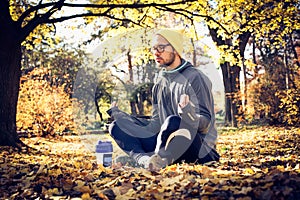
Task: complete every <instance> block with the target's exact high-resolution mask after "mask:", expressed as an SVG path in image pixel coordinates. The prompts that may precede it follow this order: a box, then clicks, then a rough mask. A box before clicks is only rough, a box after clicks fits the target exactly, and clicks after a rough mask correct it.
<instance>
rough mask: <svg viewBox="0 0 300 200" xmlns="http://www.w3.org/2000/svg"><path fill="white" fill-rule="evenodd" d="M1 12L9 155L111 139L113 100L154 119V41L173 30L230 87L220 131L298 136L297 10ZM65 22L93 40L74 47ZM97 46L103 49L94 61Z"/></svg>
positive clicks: (223, 0)
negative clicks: (62, 26)
mask: <svg viewBox="0 0 300 200" xmlns="http://www.w3.org/2000/svg"><path fill="white" fill-rule="evenodd" d="M0 10H1V13H2V14H1V15H2V16H1V18H0V24H1V26H2V27H3V28H1V30H0V41H1V44H2V45H1V47H0V68H1V72H0V101H1V104H0V144H1V146H11V147H16V148H17V149H19V150H22V149H23V150H24V149H26V151H29V149H30V148H29V146H30V145H29V146H28V144H30V142H28V141H27V139H25V138H36V137H45V138H49V137H52V138H56V139H57V138H58V139H57V140H58V141H59V140H60V139H59V138H61V139H62V138H64V136H70V135H72V136H73V135H77V136H78V135H79V136H80V135H89V134H105V133H106V131H107V125H108V124H109V122H110V119H109V117H108V116H107V115H106V113H105V111H106V110H107V109H108V108H109V105H110V102H111V101H112V100H114V99H120V100H122V103H121V104H120V108H121V109H123V110H125V111H128V112H129V113H131V114H132V115H136V116H143V117H147V116H149V115H150V111H151V87H152V85H153V82H154V81H155V78H156V73H157V68H156V66H155V64H154V61H153V57H152V56H151V54H150V51H149V47H150V37H151V33H152V32H153V31H154V30H155V29H158V28H174V27H176V28H182V29H184V30H185V36H186V37H185V40H186V43H185V55H186V56H187V58H188V59H189V60H190V61H191V62H192V63H193V64H194V65H195V66H197V67H199V69H201V70H203V71H205V72H206V73H207V74H208V75H209V76H210V78H211V79H212V80H213V83H220V81H221V83H222V84H221V85H219V87H218V88H217V89H215V91H214V96H215V100H216V102H217V103H216V114H217V122H218V125H219V127H223V126H224V127H233V128H237V129H234V130H238V129H239V128H241V127H244V126H249V125H254V124H255V125H260V126H265V125H271V126H272V127H273V126H274V125H276V126H281V127H284V129H286V130H290V129H292V130H296V131H295V132H296V134H298V133H299V129H298V127H299V124H300V123H299V122H300V117H299V115H300V110H299V109H300V101H299V100H300V93H299V87H300V81H299V76H300V70H299V66H300V32H299V27H300V23H299V2H298V1H293V0H291V1H289V0H288V1H263V2H262V1H256V2H253V1H246V0H239V1H235V2H232V1H227V0H220V1H200V0H199V1H193V0H191V1H175V2H172V1H160V2H156V1H153V2H152V1H151V2H149V1H145V2H143V1H136V2H135V1H133V2H128V1H111V2H106V1H97V0H91V1H85V2H81V3H80V4H79V3H77V2H73V1H63V0H60V1H49V2H47V1H45V2H44V1H36V2H35V1H25V0H24V1H14V0H10V1H1V2H0ZM72 19H75V20H78V21H76V23H75V22H74V21H70V20H72ZM63 21H66V22H67V23H68V22H70V23H68V27H69V28H70V29H71V30H70V31H83V32H87V30H88V33H89V34H90V36H89V37H87V39H86V40H85V41H83V42H82V43H79V45H78V46H77V45H74V44H70V43H68V42H66V41H68V39H66V38H68V37H69V35H66V36H65V37H66V38H65V37H58V35H57V34H56V31H57V26H58V23H61V22H63ZM71 22H72V23H71ZM204 30H205V31H204ZM90 31H91V32H90ZM204 38H209V39H210V40H211V41H212V42H213V46H211V44H210V45H207V44H205V43H204V41H205V40H204ZM76 44H78V42H76ZM91 44H97V45H98V44H99V46H98V48H95V49H94V51H92V52H91V51H90V52H87V51H86V46H87V45H91ZM210 48H212V50H211V49H210ZM212 51H213V52H214V53H213V54H212ZM214 55H217V57H214ZM217 69H218V70H219V71H220V72H221V73H220V74H219V71H218V70H217ZM215 85H216V84H215ZM271 126H270V130H272V128H271ZM294 128H295V129H294ZM220 129H222V128H220ZM237 134H238V133H237ZM26 141H27V142H26ZM24 142H25V143H24ZM222 148H224V146H223V147H222ZM223 150H224V149H223ZM3 152H6V147H5V148H4V149H3V151H2V153H3ZM16 155H17V153H16ZM3 162H4V163H6V161H3ZM297 162H298V161H297ZM295 166H297V165H295ZM295 166H293V167H295Z"/></svg>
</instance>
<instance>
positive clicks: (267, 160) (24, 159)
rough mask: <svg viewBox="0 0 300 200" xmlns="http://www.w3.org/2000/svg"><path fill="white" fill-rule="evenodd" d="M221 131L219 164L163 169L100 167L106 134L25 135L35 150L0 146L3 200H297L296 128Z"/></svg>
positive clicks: (299, 141) (299, 156) (299, 154)
mask: <svg viewBox="0 0 300 200" xmlns="http://www.w3.org/2000/svg"><path fill="white" fill-rule="evenodd" d="M220 132H221V134H220V136H219V141H218V151H219V152H220V154H221V160H220V162H219V163H215V164H211V165H193V164H189V165H188V164H181V165H172V166H168V167H167V168H165V169H162V170H161V171H159V172H149V171H147V170H144V169H140V168H131V167H126V166H125V167H122V168H114V169H112V168H104V167H102V166H100V165H97V164H96V160H95V155H94V152H93V151H91V150H90V149H91V146H93V145H94V144H95V142H97V139H103V138H104V137H107V136H103V135H90V136H86V137H78V136H77V137H76V136H66V137H63V138H60V139H59V140H58V139H44V138H30V139H22V140H23V141H24V142H25V143H26V144H28V145H29V146H31V147H33V148H34V149H36V150H32V151H30V152H21V153H18V152H16V151H15V150H14V149H12V148H9V147H0V154H1V157H0V167H1V171H0V199H285V200H288V199H300V169H299V168H300V167H299V165H300V161H299V160H300V129H299V128H289V129H287V128H278V127H277V128H276V127H268V126H266V127H256V128H253V127H252V128H251V127H248V128H243V129H238V130H232V129H227V130H226V129H223V130H221V131H220ZM89 146H90V147H89ZM119 153H120V152H119V149H118V148H115V154H114V155H118V154H119Z"/></svg>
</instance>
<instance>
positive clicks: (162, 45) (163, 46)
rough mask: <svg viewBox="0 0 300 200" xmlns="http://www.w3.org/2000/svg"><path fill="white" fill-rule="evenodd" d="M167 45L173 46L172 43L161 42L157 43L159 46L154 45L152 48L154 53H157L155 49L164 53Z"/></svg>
mask: <svg viewBox="0 0 300 200" xmlns="http://www.w3.org/2000/svg"><path fill="white" fill-rule="evenodd" d="M167 46H171V44H159V45H157V46H153V47H152V48H151V51H152V52H153V53H155V51H157V52H158V53H163V52H164V51H165V48H166V47H167Z"/></svg>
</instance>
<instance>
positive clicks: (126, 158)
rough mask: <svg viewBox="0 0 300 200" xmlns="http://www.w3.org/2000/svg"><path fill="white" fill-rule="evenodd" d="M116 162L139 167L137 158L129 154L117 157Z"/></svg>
mask: <svg viewBox="0 0 300 200" xmlns="http://www.w3.org/2000/svg"><path fill="white" fill-rule="evenodd" d="M115 163H116V164H120V165H121V166H129V167H138V163H137V162H136V161H135V159H133V158H132V157H130V156H127V155H123V156H118V157H116V159H115Z"/></svg>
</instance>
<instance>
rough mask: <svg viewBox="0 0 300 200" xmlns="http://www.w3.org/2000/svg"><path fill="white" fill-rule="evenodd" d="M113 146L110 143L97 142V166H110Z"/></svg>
mask: <svg viewBox="0 0 300 200" xmlns="http://www.w3.org/2000/svg"><path fill="white" fill-rule="evenodd" d="M112 153H113V146H112V143H111V142H110V141H101V140H99V141H98V144H97V145H96V158H97V164H102V165H103V166H104V167H109V166H111V164H112Z"/></svg>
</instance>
